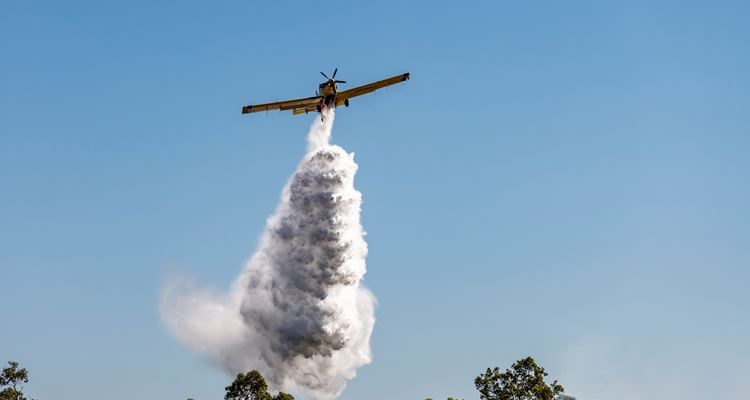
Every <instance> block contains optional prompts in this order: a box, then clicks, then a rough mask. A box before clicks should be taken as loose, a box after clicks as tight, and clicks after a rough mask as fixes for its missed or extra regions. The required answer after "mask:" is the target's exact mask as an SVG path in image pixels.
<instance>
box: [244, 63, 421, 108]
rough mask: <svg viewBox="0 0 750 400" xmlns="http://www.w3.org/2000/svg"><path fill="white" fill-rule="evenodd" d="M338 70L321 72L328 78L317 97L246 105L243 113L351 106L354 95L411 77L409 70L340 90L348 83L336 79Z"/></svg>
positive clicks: (319, 89)
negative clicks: (341, 86) (331, 73)
mask: <svg viewBox="0 0 750 400" xmlns="http://www.w3.org/2000/svg"><path fill="white" fill-rule="evenodd" d="M338 70H339V69H338V68H336V69H335V70H333V75H332V76H331V77H330V78H329V77H328V76H327V75H326V74H324V73H323V72H321V73H320V74H321V75H323V76H324V77H325V78H326V79H328V80H327V81H325V82H323V83H321V84H320V86H319V87H318V91H317V92H315V97H308V98H306V99H297V100H287V101H277V102H274V103H265V104H255V105H251V106H244V107H242V113H243V114H250V113H254V112H260V111H270V110H281V111H284V110H292V114H294V115H299V114H307V113H309V112H310V111H317V112H321V111H323V109H324V108H326V107H334V108H335V107H338V106H340V105H344V106H346V107H349V99H351V98H352V97H357V96H361V95H363V94H366V93H370V92H374V91H376V90H378V89H381V88H384V87H386V86H391V85H395V84H397V83H399V82H403V81H405V80H408V79H409V72H407V73H405V74H401V75H396V76H394V77H391V78H388V79H383V80H382V81H377V82H373V83H370V84H367V85H362V86H357V87H355V88H352V89H347V90H344V91H341V92H339V91H338V90H337V89H336V84H337V83H346V81H339V80H336V72H338Z"/></svg>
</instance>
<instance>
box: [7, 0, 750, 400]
mask: <svg viewBox="0 0 750 400" xmlns="http://www.w3.org/2000/svg"><path fill="white" fill-rule="evenodd" d="M748 21H750V6H748V3H747V2H744V1H717V2H695V1H616V2H615V1H611V2H609V1H513V2H509V1H492V2H489V1H488V2H473V1H463V2H426V1H425V2H416V1H415V2H398V1H395V2H393V1H381V2H356V3H355V2H343V1H341V2H328V1H314V2H304V3H303V2H255V1H247V0H246V1H237V0H222V1H210V2H208V1H179V2H167V1H162V0H156V1H153V0H152V1H142V0H128V1H101V0H100V1H75V0H73V1H65V2H63V1H44V0H39V1H20V0H9V1H3V2H2V3H0V51H1V53H0V287H1V288H2V289H1V290H2V301H3V307H2V314H1V316H0V362H5V361H7V360H9V359H17V360H18V361H20V362H21V364H22V365H23V366H26V367H27V368H29V370H30V371H31V379H32V381H31V383H30V384H29V385H28V386H27V388H28V393H29V394H30V395H32V396H33V397H34V398H38V399H41V400H45V399H60V400H73V399H76V400H89V399H90V400H93V399H102V398H106V399H112V400H120V399H135V398H137V399H184V398H187V397H189V396H190V397H194V398H196V399H218V398H221V397H222V396H223V387H224V386H225V385H226V384H227V383H228V382H229V380H230V379H229V378H228V377H227V376H225V375H224V374H223V373H222V372H220V371H218V370H216V369H215V368H213V367H212V366H210V365H209V364H207V363H206V362H204V361H203V360H201V359H200V358H198V357H196V356H195V355H193V354H192V353H190V351H189V350H187V349H186V348H185V347H183V346H181V345H180V344H179V343H178V342H177V341H176V340H175V339H174V338H173V337H172V336H171V335H170V334H169V333H167V332H166V330H165V329H164V328H163V326H162V324H161V322H160V320H159V316H158V308H157V307H158V301H159V291H160V288H161V285H162V284H163V282H164V279H165V276H166V275H167V274H168V273H169V272H170V271H172V270H184V271H190V272H191V273H192V274H194V275H195V277H196V280H198V281H199V282H201V283H202V284H205V285H209V286H212V287H215V288H217V290H226V288H228V286H229V285H230V284H231V283H232V281H233V280H234V279H235V277H236V276H237V275H238V273H239V271H240V270H241V268H242V266H243V265H244V263H245V261H246V259H247V258H248V257H249V256H250V255H251V254H252V252H253V250H254V248H255V247H256V244H257V239H258V237H259V235H260V234H261V233H262V231H263V227H264V225H265V220H266V218H267V216H269V215H270V214H271V213H272V212H273V211H274V209H275V207H276V204H277V202H278V199H279V196H280V192H281V189H282V187H283V185H284V184H285V182H286V181H287V179H288V177H289V175H290V174H291V172H292V171H293V170H294V168H295V166H296V164H297V162H298V160H299V159H300V157H301V155H302V154H303V152H304V148H305V141H304V136H305V134H306V132H307V130H308V127H309V125H310V123H311V121H312V119H313V118H315V117H314V116H312V115H309V116H301V117H300V116H294V117H293V116H292V115H290V114H288V113H283V114H282V113H278V112H272V113H268V114H267V115H264V114H260V115H252V116H242V115H240V108H241V106H242V105H244V104H247V103H252V102H261V101H271V100H276V99H285V98H295V97H303V96H310V95H312V94H313V91H314V90H315V88H316V85H317V84H318V83H319V82H320V81H321V76H320V75H319V74H318V71H321V70H322V71H325V72H329V71H332V70H333V69H334V67H338V68H339V75H338V77H340V78H341V79H344V80H348V81H349V82H350V85H349V86H352V85H357V84H363V83H367V82H369V81H372V80H376V79H381V78H384V77H387V76H391V75H395V74H397V73H402V72H407V71H410V72H411V73H412V79H411V80H410V81H409V82H407V83H406V84H402V85H398V86H395V87H392V88H389V89H388V90H384V91H381V92H377V93H375V94H373V95H368V96H365V97H361V98H357V99H354V100H352V104H351V107H350V108H348V109H345V110H339V112H338V113H337V117H336V124H335V126H334V142H335V143H337V144H340V145H342V146H344V147H345V148H346V149H347V150H349V151H354V152H355V153H356V159H357V161H358V163H359V165H360V170H359V173H358V175H357V182H356V184H357V187H358V188H359V190H361V191H362V193H363V199H364V203H363V210H362V218H363V224H364V226H365V229H366V230H367V232H368V236H367V240H368V243H369V246H370V255H369V257H368V274H367V276H366V280H365V282H366V285H367V286H368V287H369V288H370V289H372V291H373V292H374V293H375V295H376V296H377V297H378V299H379V303H380V305H379V308H378V310H377V318H378V321H377V324H376V326H375V331H374V334H373V337H372V348H373V352H374V362H373V363H372V364H371V365H369V366H366V367H364V368H362V369H360V371H359V376H358V377H357V379H355V380H354V381H352V382H351V383H350V384H349V386H348V388H347V390H346V391H345V393H344V395H343V396H342V399H346V400H349V399H357V400H376V399H385V398H388V399H422V398H424V397H427V396H432V397H435V398H438V399H439V398H445V397H446V396H448V395H458V396H461V397H465V398H466V399H467V400H468V399H477V398H478V395H477V393H476V392H475V390H474V388H473V378H474V377H475V376H476V375H477V374H479V373H480V372H482V371H483V370H484V369H485V368H486V367H490V366H500V367H503V368H504V367H507V366H509V365H510V364H511V363H512V362H513V361H514V360H516V359H518V358H521V357H523V356H526V355H532V356H534V357H535V358H536V359H537V360H538V361H539V362H540V363H541V364H542V365H543V366H544V367H546V368H547V369H548V371H549V372H550V374H551V377H555V378H558V379H560V381H561V383H562V384H563V385H564V386H565V387H566V389H568V390H567V391H568V392H570V393H571V394H574V395H576V396H578V398H579V400H609V399H612V400H615V399H617V400H628V399H647V398H653V399H657V398H658V399H708V398H711V399H736V398H741V397H743V396H746V395H747V392H748V390H750V380H748V378H747V376H748V374H750V364H749V363H748V361H747V360H748V359H750V341H748V332H750V313H748V309H749V308H750V291H749V290H748V279H750V231H749V229H750V228H749V227H750V207H749V204H750V136H749V134H750V74H748V71H750V49H749V48H748V43H750V24H748Z"/></svg>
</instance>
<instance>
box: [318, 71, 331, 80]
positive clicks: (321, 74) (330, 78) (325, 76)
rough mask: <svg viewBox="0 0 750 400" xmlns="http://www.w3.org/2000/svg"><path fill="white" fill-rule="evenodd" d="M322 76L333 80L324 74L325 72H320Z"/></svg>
mask: <svg viewBox="0 0 750 400" xmlns="http://www.w3.org/2000/svg"><path fill="white" fill-rule="evenodd" d="M320 74H321V75H323V76H325V77H326V79H331V78H329V77H328V75H326V74H324V73H323V71H320Z"/></svg>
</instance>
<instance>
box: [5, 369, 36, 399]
mask: <svg viewBox="0 0 750 400" xmlns="http://www.w3.org/2000/svg"><path fill="white" fill-rule="evenodd" d="M28 382H29V372H28V371H26V368H21V369H19V368H18V363H17V362H16V361H8V366H7V367H5V368H3V373H2V375H0V389H2V390H0V400H26V396H24V394H23V384H24V383H28Z"/></svg>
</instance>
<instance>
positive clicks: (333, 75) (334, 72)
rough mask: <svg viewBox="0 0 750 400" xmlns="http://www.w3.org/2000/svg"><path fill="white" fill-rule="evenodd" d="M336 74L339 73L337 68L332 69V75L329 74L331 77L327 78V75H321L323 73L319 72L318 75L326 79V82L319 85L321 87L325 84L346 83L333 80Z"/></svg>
mask: <svg viewBox="0 0 750 400" xmlns="http://www.w3.org/2000/svg"><path fill="white" fill-rule="evenodd" d="M337 72H339V69H338V68H336V69H334V70H333V74H331V77H330V78H329V77H328V75H326V74H324V73H323V71H320V74H321V75H323V77H325V78H326V79H328V81H327V82H324V83H321V84H320V85H321V86H323V85H325V84H327V83H328V82H335V83H346V81H340V80H337V79H334V78H336V73H337Z"/></svg>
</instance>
